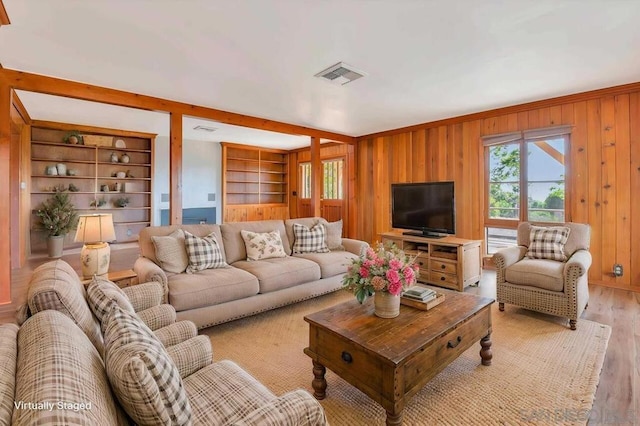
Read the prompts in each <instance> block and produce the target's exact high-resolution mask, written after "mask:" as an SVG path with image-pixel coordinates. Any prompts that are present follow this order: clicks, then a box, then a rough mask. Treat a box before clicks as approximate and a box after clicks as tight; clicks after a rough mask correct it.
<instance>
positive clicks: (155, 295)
mask: <svg viewBox="0 0 640 426" xmlns="http://www.w3.org/2000/svg"><path fill="white" fill-rule="evenodd" d="M122 292H123V293H124V294H125V295H126V296H127V298H128V299H129V302H131V306H133V310H134V311H136V312H138V311H144V310H145V309H149V308H151V307H153V306H158V305H160V304H162V303H163V300H164V288H163V287H162V284H160V283H159V282H157V281H150V282H148V283H142V284H138V285H134V286H131V287H124V288H123V289H122Z"/></svg>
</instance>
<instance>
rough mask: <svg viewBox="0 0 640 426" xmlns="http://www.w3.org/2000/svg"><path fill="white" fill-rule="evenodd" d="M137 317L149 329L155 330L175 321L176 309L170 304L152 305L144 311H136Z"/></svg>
mask: <svg viewBox="0 0 640 426" xmlns="http://www.w3.org/2000/svg"><path fill="white" fill-rule="evenodd" d="M136 315H138V318H140V319H141V320H142V322H144V323H145V324H146V325H147V327H149V328H150V329H151V330H157V329H159V328H162V327H166V326H168V325H169V324H173V323H174V322H176V309H175V308H174V307H173V306H171V305H167V304H164V305H158V306H153V307H151V308H149V309H145V310H144V311H140V312H136Z"/></svg>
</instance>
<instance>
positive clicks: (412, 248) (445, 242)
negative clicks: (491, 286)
mask: <svg viewBox="0 0 640 426" xmlns="http://www.w3.org/2000/svg"><path fill="white" fill-rule="evenodd" d="M382 242H383V243H385V244H386V243H394V244H395V245H396V246H398V247H399V248H401V249H402V250H404V251H405V253H407V254H409V255H412V256H416V260H415V261H416V263H418V266H419V268H420V269H419V274H418V281H420V282H424V283H428V284H433V285H437V286H440V287H446V288H450V289H453V290H458V291H464V288H465V287H467V286H469V285H471V284H475V283H477V282H479V281H480V274H481V264H482V263H481V261H480V260H481V258H480V245H481V244H482V240H466V239H463V238H456V237H451V236H444V237H443V236H441V235H438V236H436V237H430V236H429V237H428V236H424V235H423V234H422V233H421V232H420V233H418V234H417V235H416V234H415V233H406V232H402V233H401V232H386V233H383V234H382Z"/></svg>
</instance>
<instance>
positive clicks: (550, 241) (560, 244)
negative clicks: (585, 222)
mask: <svg viewBox="0 0 640 426" xmlns="http://www.w3.org/2000/svg"><path fill="white" fill-rule="evenodd" d="M569 232H570V229H569V228H568V227H566V226H550V227H541V226H531V231H530V236H529V250H527V254H526V256H527V257H528V258H530V259H549V260H558V261H560V262H564V261H565V260H567V256H566V255H565V253H564V245H565V244H566V243H567V239H568V238H569Z"/></svg>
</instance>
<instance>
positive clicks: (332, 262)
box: [294, 251, 358, 278]
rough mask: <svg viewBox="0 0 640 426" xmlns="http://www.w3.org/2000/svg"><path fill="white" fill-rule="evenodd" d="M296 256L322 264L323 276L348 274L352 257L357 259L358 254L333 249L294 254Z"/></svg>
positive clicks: (321, 272) (321, 273)
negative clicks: (325, 251)
mask: <svg viewBox="0 0 640 426" xmlns="http://www.w3.org/2000/svg"><path fill="white" fill-rule="evenodd" d="M294 256H295V257H301V258H303V259H308V260H311V261H312V262H315V263H317V264H318V265H319V266H320V276H321V278H328V277H333V276H335V275H340V274H346V273H347V268H348V267H349V265H351V261H352V259H357V258H358V255H356V254H353V253H351V252H348V251H333V252H330V253H302V254H294Z"/></svg>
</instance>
